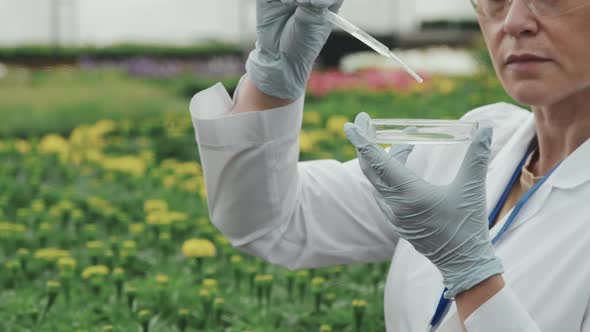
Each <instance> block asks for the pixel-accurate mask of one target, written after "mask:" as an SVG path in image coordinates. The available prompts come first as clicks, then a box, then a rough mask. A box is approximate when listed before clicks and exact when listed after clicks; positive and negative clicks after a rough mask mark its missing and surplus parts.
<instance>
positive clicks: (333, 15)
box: [313, 10, 424, 83]
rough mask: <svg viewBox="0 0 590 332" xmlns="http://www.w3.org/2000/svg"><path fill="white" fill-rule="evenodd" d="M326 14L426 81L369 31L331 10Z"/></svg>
mask: <svg viewBox="0 0 590 332" xmlns="http://www.w3.org/2000/svg"><path fill="white" fill-rule="evenodd" d="M313 12H314V13H316V14H319V13H318V12H316V11H313ZM325 15H326V18H327V19H328V20H329V21H330V22H332V23H333V24H335V25H337V26H339V27H341V28H342V29H343V30H344V31H346V32H348V33H350V34H351V35H353V36H354V37H356V38H357V39H358V40H360V41H362V42H363V43H365V44H366V45H367V46H369V47H370V48H372V49H374V50H375V51H377V53H379V54H381V55H383V56H385V57H388V58H391V59H393V60H395V61H397V63H398V64H399V65H400V66H402V68H403V69H404V70H405V71H406V72H408V74H410V75H412V77H414V78H415V79H416V81H418V82H420V83H422V82H423V81H424V80H423V79H422V77H420V76H418V74H416V72H415V71H413V70H412V68H410V67H409V66H408V65H406V64H405V63H404V62H403V61H402V60H401V59H400V58H398V57H397V56H396V55H395V54H393V52H391V51H390V50H389V48H388V47H387V46H385V45H383V44H382V43H381V42H379V41H378V40H377V39H375V38H373V37H371V36H370V35H369V34H368V33H366V32H364V31H363V30H361V29H360V28H358V27H357V26H355V25H354V24H352V23H350V22H348V21H347V20H345V19H344V18H343V17H342V16H340V15H338V14H336V13H334V12H332V11H330V10H326V14H325Z"/></svg>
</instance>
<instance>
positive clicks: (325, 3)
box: [270, 0, 343, 10]
mask: <svg viewBox="0 0 590 332" xmlns="http://www.w3.org/2000/svg"><path fill="white" fill-rule="evenodd" d="M270 1H272V0H270ZM275 1H280V2H282V3H284V4H292V5H297V6H306V7H313V8H317V9H325V8H330V10H332V8H340V6H341V5H342V2H343V0H275Z"/></svg>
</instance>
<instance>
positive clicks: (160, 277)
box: [156, 274, 170, 286]
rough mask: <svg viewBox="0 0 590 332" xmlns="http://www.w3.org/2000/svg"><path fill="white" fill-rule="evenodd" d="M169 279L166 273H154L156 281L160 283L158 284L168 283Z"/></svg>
mask: <svg viewBox="0 0 590 332" xmlns="http://www.w3.org/2000/svg"><path fill="white" fill-rule="evenodd" d="M169 280H170V279H169V278H168V276H167V275H164V274H158V275H156V282H157V283H158V284H159V285H160V286H164V285H166V284H167V283H168V281H169Z"/></svg>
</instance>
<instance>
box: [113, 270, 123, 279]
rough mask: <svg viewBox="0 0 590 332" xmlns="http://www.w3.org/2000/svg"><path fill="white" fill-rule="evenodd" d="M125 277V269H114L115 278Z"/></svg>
mask: <svg viewBox="0 0 590 332" xmlns="http://www.w3.org/2000/svg"><path fill="white" fill-rule="evenodd" d="M124 277H125V270H123V269H122V268H120V267H116V268H114V269H113V278H115V279H116V280H122V279H123V278H124Z"/></svg>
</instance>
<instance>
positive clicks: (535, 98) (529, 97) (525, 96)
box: [506, 83, 555, 106]
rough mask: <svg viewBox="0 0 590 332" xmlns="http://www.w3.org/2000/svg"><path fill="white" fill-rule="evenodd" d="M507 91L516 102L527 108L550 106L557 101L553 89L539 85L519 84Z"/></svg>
mask: <svg viewBox="0 0 590 332" xmlns="http://www.w3.org/2000/svg"><path fill="white" fill-rule="evenodd" d="M506 91H507V92H508V94H509V95H510V97H512V99H514V100H515V101H516V102H518V103H519V104H523V105H527V106H541V105H548V104H551V101H552V100H553V99H555V96H554V92H552V91H551V89H548V88H547V87H545V86H542V85H539V84H523V83H519V84H515V85H512V86H511V87H510V88H508V89H506ZM553 91H555V90H553Z"/></svg>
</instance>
